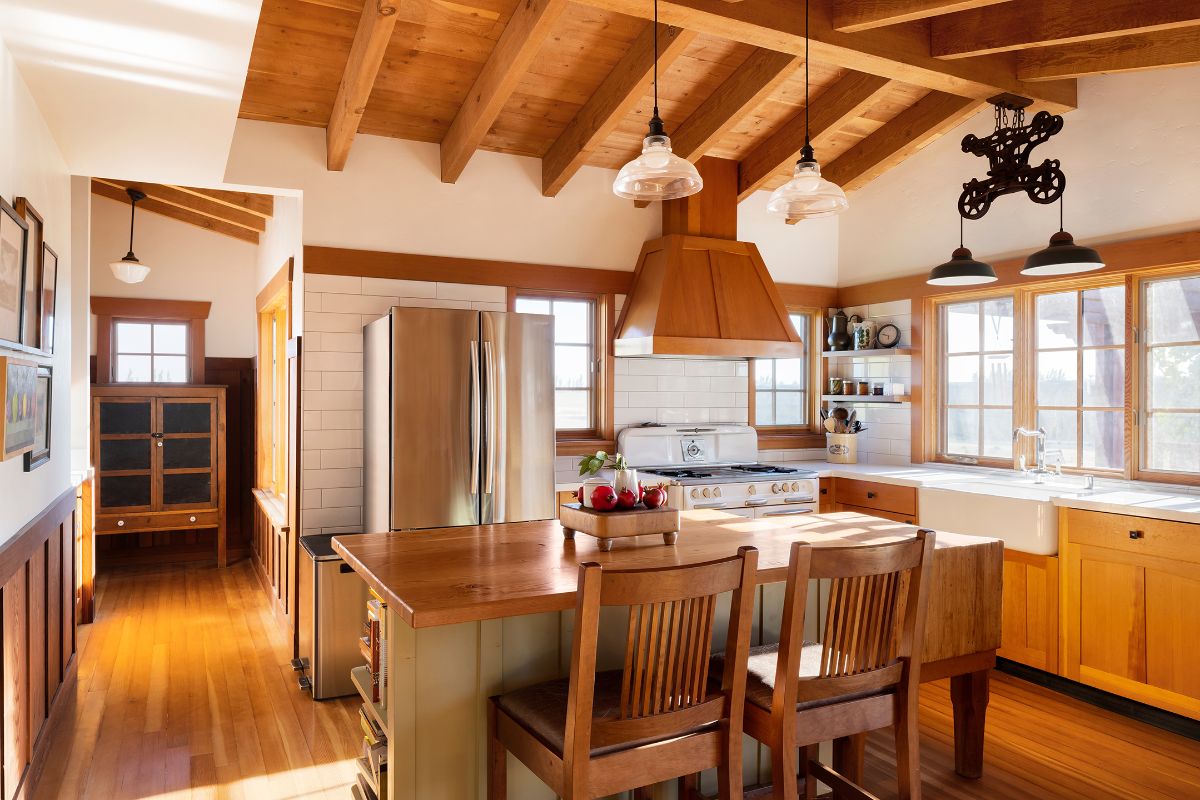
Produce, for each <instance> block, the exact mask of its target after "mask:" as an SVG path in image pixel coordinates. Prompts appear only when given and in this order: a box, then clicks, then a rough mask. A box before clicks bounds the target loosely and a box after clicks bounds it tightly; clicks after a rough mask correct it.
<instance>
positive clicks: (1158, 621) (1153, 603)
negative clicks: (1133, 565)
mask: <svg viewBox="0 0 1200 800" xmlns="http://www.w3.org/2000/svg"><path fill="white" fill-rule="evenodd" d="M1180 566H1181V567H1183V568H1185V569H1186V568H1187V567H1188V566H1189V565H1180ZM1192 571H1194V572H1196V573H1197V574H1200V568H1195V567H1194V566H1193V567H1192ZM1198 609H1200V578H1198V577H1195V576H1193V577H1189V576H1187V575H1181V574H1177V573H1174V572H1166V571H1162V570H1158V569H1147V570H1146V681H1147V683H1149V684H1150V685H1151V686H1157V687H1158V688H1160V689H1166V690H1168V691H1171V692H1178V693H1179V694H1184V695H1187V696H1189V697H1194V698H1198V699H1200V669H1197V668H1196V652H1195V649H1194V648H1195V647H1196V643H1197V642H1200V611H1198Z"/></svg>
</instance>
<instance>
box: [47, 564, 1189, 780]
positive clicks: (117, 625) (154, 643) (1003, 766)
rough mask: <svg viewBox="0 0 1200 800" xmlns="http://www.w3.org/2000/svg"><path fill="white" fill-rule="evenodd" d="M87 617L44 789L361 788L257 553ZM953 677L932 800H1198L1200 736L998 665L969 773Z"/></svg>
mask: <svg viewBox="0 0 1200 800" xmlns="http://www.w3.org/2000/svg"><path fill="white" fill-rule="evenodd" d="M97 589H98V593H99V597H98V601H99V602H98V609H99V612H98V614H97V618H96V622H95V623H94V624H93V625H84V626H82V627H81V628H80V629H79V639H80V656H79V682H78V685H77V687H76V690H75V696H74V698H72V699H68V701H67V705H66V706H65V707H64V708H63V709H62V710H63V712H65V716H64V717H63V718H62V720H61V721H60V723H59V724H56V726H55V728H54V729H53V730H52V731H50V732H49V735H50V736H51V740H50V742H49V750H48V753H47V757H46V762H45V763H46V765H47V766H46V768H45V770H44V774H43V776H42V778H41V781H40V783H39V785H38V786H37V787H36V790H35V792H34V794H33V797H34V798H35V800H42V799H43V798H44V799H45V800H58V799H59V798H63V799H64V800H65V799H66V798H97V799H98V800H100V799H102V800H108V798H145V799H146V800H150V799H151V798H159V799H160V800H183V799H184V798H247V800H272V799H273V798H279V800H283V798H288V799H289V800H301V799H303V800H308V798H330V800H346V798H348V797H349V796H350V793H349V790H348V789H347V786H348V785H349V784H350V781H351V780H352V778H353V758H354V757H355V756H357V755H358V747H359V744H360V741H361V740H360V738H359V735H358V721H357V718H356V714H357V701H356V700H354V699H353V698H350V699H347V700H339V701H327V702H323V703H314V702H312V701H311V700H310V699H309V698H308V696H307V695H305V694H302V693H301V692H300V691H298V690H297V689H296V684H295V677H294V674H293V673H292V670H291V667H290V666H289V665H288V659H289V652H288V651H287V650H286V649H285V646H284V642H283V639H282V637H281V636H280V635H279V633H278V630H277V628H276V626H275V625H274V623H273V622H272V620H271V610H270V604H269V601H268V599H267V595H266V593H264V592H263V591H262V589H261V588H260V586H259V584H258V582H257V580H256V579H255V577H254V575H253V573H252V571H251V567H250V565H249V562H246V561H242V562H239V563H236V564H234V565H232V566H231V567H229V568H228V569H226V570H217V569H215V568H213V567H208V566H183V565H178V566H165V567H125V568H121V569H117V570H113V571H111V572H109V573H107V574H104V575H102V576H101V577H100V579H99V581H98V582H97ZM952 744H953V740H952V734H951V709H950V698H949V687H948V684H947V683H946V682H945V681H942V682H937V683H931V684H926V685H924V686H922V688H921V747H922V750H921V762H922V778H923V784H924V789H925V797H926V798H931V799H932V800H942V799H943V798H945V799H946V800H1093V799H1094V800H1100V798H1106V799H1108V798H1120V799H1121V800H1126V799H1132V798H1154V799H1155V800H1162V799H1164V798H1171V799H1172V800H1182V798H1195V797H1200V742H1196V741H1192V740H1190V739H1185V738H1182V737H1179V736H1174V735H1172V734H1169V733H1165V732H1163V731H1161V730H1159V729H1157V728H1153V727H1150V726H1147V725H1143V724H1141V723H1137V722H1133V721H1132V720H1129V719H1126V718H1124V717H1120V716H1117V715H1115V714H1111V713H1109V712H1106V711H1102V710H1100V709H1097V708H1095V707H1093V706H1090V705H1087V704H1085V703H1082V702H1079V701H1077V700H1073V699H1070V698H1067V697H1064V696H1062V695H1059V694H1055V693H1054V692H1050V691H1049V690H1046V689H1042V688H1041V687H1038V686H1033V685H1031V684H1028V683H1026V682H1024V681H1021V680H1019V679H1017V678H1013V677H1011V676H1008V675H1003V674H995V676H994V678H993V681H992V701H991V705H990V707H989V710H988V733H987V751H986V752H987V757H986V766H985V769H984V777H983V779H982V780H979V781H968V780H963V779H959V778H957V777H956V776H955V775H954V769H953V763H954V761H953V749H952ZM892 758H893V754H892V747H891V743H890V737H888V736H886V735H884V734H881V733H876V734H872V735H871V737H870V739H869V741H868V744H867V776H866V777H867V785H868V788H870V789H872V790H873V791H874V792H876V793H877V794H878V795H879V797H880V798H882V800H890V798H894V797H895V796H896V790H895V772H894V769H893V767H892Z"/></svg>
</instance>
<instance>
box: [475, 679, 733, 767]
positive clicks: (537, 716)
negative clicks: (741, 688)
mask: <svg viewBox="0 0 1200 800" xmlns="http://www.w3.org/2000/svg"><path fill="white" fill-rule="evenodd" d="M570 687H571V682H570V679H568V678H561V679H559V680H554V681H546V682H545V683H536V684H534V685H533V686H526V687H525V688H524V689H517V690H516V691H512V692H508V693H507V694H502V695H500V696H499V697H496V698H494V699H495V701H496V704H497V705H498V706H499V707H500V709H501V710H502V711H504V712H505V713H506V714H508V716H510V717H512V719H513V720H514V721H515V722H517V723H518V724H520V725H521V726H522V727H524V728H525V729H526V730H528V731H529V732H530V733H532V734H533V735H534V736H536V737H537V738H538V739H539V740H541V742H542V744H544V745H546V747H548V748H550V750H552V751H553V752H554V753H555V754H556V755H557V756H559V757H560V758H561V757H562V754H563V742H564V739H565V737H566V728H567V695H568V694H569V692H570ZM718 688H719V687H718ZM620 706H621V670H612V671H609V672H597V673H596V691H595V693H594V695H593V700H592V715H593V716H594V717H605V716H608V717H613V718H616V717H617V715H618V713H619V711H620ZM709 727H712V726H709ZM695 732H696V731H688V734H691V733H695ZM674 738H678V736H677V735H672V736H668V737H665V738H664V737H659V738H657V739H642V740H638V741H635V742H626V743H623V744H619V745H610V746H607V747H593V748H592V751H591V754H592V756H593V757H594V756H601V755H605V754H606V753H614V752H617V751H619V750H627V749H629V748H631V747H637V746H640V745H644V744H651V743H653V742H656V741H665V740H666V739H674Z"/></svg>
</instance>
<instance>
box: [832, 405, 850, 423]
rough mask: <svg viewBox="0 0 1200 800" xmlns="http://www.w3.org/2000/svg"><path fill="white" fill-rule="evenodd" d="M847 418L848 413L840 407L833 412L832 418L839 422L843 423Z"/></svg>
mask: <svg viewBox="0 0 1200 800" xmlns="http://www.w3.org/2000/svg"><path fill="white" fill-rule="evenodd" d="M849 416H850V412H849V411H847V410H846V409H845V408H843V407H841V406H838V407H837V408H835V409H834V410H833V418H834V419H836V420H838V421H839V422H845V421H846V419H847V418H848V417H849Z"/></svg>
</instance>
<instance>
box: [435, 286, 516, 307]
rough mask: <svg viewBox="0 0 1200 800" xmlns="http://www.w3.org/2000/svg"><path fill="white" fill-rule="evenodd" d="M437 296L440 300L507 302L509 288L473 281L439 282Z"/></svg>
mask: <svg viewBox="0 0 1200 800" xmlns="http://www.w3.org/2000/svg"><path fill="white" fill-rule="evenodd" d="M435 296H436V297H437V298H438V299H439V300H468V301H473V302H480V303H507V302H508V289H507V288H505V287H503V286H483V285H479V284H473V283H439V284H438V285H437V294H436V295H435Z"/></svg>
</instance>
